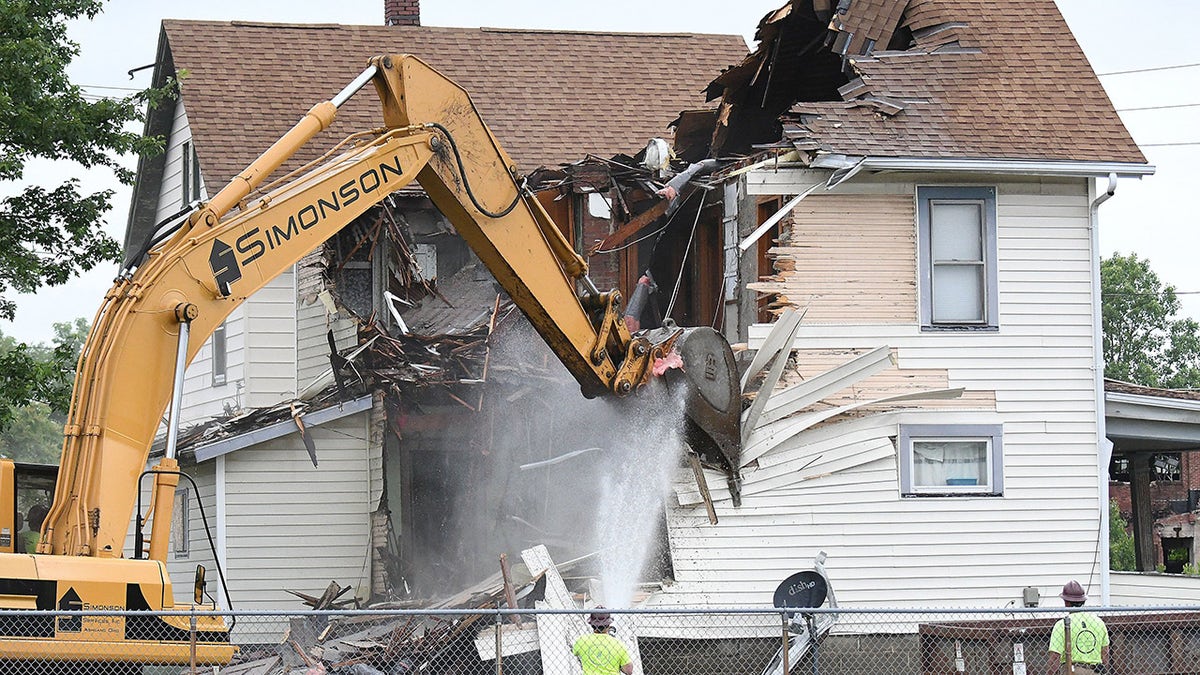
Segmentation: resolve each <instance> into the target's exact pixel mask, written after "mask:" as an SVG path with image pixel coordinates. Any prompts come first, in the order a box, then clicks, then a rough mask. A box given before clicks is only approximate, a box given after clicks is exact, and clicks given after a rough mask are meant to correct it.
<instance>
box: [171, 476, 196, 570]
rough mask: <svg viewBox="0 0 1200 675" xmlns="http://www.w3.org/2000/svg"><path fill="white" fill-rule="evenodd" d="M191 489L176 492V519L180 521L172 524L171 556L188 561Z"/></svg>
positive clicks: (181, 489) (179, 489)
mask: <svg viewBox="0 0 1200 675" xmlns="http://www.w3.org/2000/svg"><path fill="white" fill-rule="evenodd" d="M191 497H192V491H191V488H187V487H181V488H176V491H175V509H174V514H175V517H176V518H178V519H179V523H178V527H176V523H171V556H172V558H173V559H176V560H180V559H186V558H188V557H189V556H190V555H191V533H190V530H191V527H190V524H191V516H192V513H191V508H192V503H191V501H192V499H191Z"/></svg>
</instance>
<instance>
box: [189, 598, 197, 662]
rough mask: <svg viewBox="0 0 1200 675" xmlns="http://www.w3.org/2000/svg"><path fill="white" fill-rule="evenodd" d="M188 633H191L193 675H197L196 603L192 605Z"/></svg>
mask: <svg viewBox="0 0 1200 675" xmlns="http://www.w3.org/2000/svg"><path fill="white" fill-rule="evenodd" d="M188 633H189V634H190V635H189V638H188V640H189V642H190V646H189V648H190V650H191V664H192V675H196V606H195V605H192V615H191V617H190V618H189V620H188Z"/></svg>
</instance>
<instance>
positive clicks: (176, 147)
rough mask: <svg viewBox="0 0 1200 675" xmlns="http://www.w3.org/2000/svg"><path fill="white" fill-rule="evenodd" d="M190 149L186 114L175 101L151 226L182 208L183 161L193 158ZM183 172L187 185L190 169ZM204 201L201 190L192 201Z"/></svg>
mask: <svg viewBox="0 0 1200 675" xmlns="http://www.w3.org/2000/svg"><path fill="white" fill-rule="evenodd" d="M191 147H192V131H191V128H190V127H189V126H188V119H187V112H186V111H185V110H184V107H183V101H178V102H176V105H175V119H174V120H173V121H172V122H171V135H170V136H169V137H168V138H167V144H166V148H165V149H164V153H165V157H164V161H163V174H162V183H161V184H160V185H159V189H158V209H157V211H156V212H155V214H154V222H155V223H159V222H162V220H163V219H165V218H167V217H168V216H170V215H172V214H174V213H176V212H178V211H179V210H180V209H182V208H183V207H184V201H183V185H184V182H183V179H184V172H185V168H184V160H185V157H188V158H190V157H191V156H192V155H193V152H192V150H191ZM185 150H186V153H185ZM186 171H188V172H189V175H188V179H189V183H191V182H192V180H191V179H192V176H191V175H190V174H191V173H194V172H192V171H191V170H190V169H188V170H186ZM204 197H205V195H204V194H203V188H201V194H200V195H198V196H195V197H193V199H203V198H204Z"/></svg>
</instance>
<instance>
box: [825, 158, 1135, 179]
mask: <svg viewBox="0 0 1200 675" xmlns="http://www.w3.org/2000/svg"><path fill="white" fill-rule="evenodd" d="M861 161H862V168H863V169H868V170H873V171H941V172H956V173H989V174H1019V175H1025V176H1075V177H1091V178H1095V177H1104V176H1108V175H1109V174H1113V173H1115V174H1117V175H1118V176H1120V177H1122V178H1141V177H1142V176H1150V175H1153V174H1154V172H1155V168H1154V166H1153V165H1150V164H1135V163H1131V162H1086V161H1082V162H1081V161H1065V160H1025V159H957V158H951V159H946V158H928V157H864V158H861ZM818 165H819V162H814V163H813V166H818ZM831 168H832V167H831Z"/></svg>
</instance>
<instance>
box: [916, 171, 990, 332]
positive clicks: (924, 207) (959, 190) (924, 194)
mask: <svg viewBox="0 0 1200 675" xmlns="http://www.w3.org/2000/svg"><path fill="white" fill-rule="evenodd" d="M956 199H957V200H962V201H973V202H975V201H982V202H983V220H984V222H983V239H984V252H983V255H984V267H985V270H984V275H985V278H984V295H985V296H986V297H985V298H984V299H983V307H984V313H985V316H984V320H983V321H982V322H980V323H974V322H972V323H936V324H935V323H934V322H933V264H932V260H931V258H932V251H931V249H930V243H931V241H930V233H929V229H930V223H929V204H930V202H931V201H933V200H956ZM917 225H918V234H917V259H918V265H917V268H918V274H919V283H918V284H917V286H918V287H919V289H920V293H919V295H920V305H921V306H920V317H921V330H923V331H997V330H999V329H1000V299H999V283H998V280H997V275H996V188H994V187H933V186H919V187H917Z"/></svg>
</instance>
